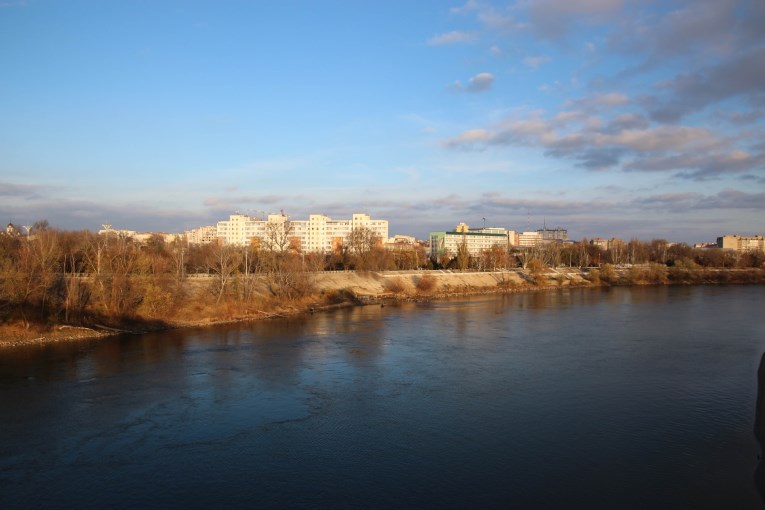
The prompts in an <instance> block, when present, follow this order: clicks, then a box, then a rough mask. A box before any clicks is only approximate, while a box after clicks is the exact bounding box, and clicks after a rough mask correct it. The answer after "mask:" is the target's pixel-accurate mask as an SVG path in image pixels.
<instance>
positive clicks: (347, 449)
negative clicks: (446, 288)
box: [0, 286, 765, 509]
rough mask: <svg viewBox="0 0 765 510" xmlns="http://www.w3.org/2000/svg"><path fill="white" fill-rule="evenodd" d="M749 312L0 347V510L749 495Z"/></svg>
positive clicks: (432, 504) (525, 317)
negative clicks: (0, 417)
mask: <svg viewBox="0 0 765 510" xmlns="http://www.w3.org/2000/svg"><path fill="white" fill-rule="evenodd" d="M763 312H765V287H762V286H720V287H656V288H616V289H572V290H570V291H563V292H559V293H555V292H552V293H534V294H516V295H507V296H484V297H477V298H472V299H463V300H459V301H443V302H434V303H424V304H403V305H398V306H386V307H379V306H369V307H362V308H353V309H346V310H339V311H336V312H332V313H322V314H316V315H313V316H310V317H305V318H297V319H289V320H278V321H267V322H260V323H255V324H241V325H234V326H226V327H215V328H208V329H196V330H185V331H172V332H163V333H157V334H149V335H142V336H124V337H115V338H110V339H105V340H98V341H85V342H75V343H65V344H58V345H49V346H34V347H26V348H19V349H12V350H4V351H0V409H1V410H2V419H0V508H4V509H15V508H146V507H174V508H211V507H216V508H227V507H228V508H232V507H233V508H641V509H642V508H743V509H746V508H763V507H765V505H763V499H762V498H761V497H760V495H759V490H758V486H759V487H760V488H763V487H765V482H763V481H762V480H763V479H764V478H765V475H762V474H761V471H760V470H759V469H758V459H759V455H760V451H761V449H760V444H759V443H758V441H757V437H756V436H755V433H754V429H755V417H756V407H757V406H756V402H757V394H758V376H757V372H758V366H759V364H760V359H761V357H762V355H763V351H765V313H763ZM764 374H765V370H764ZM762 377H763V381H765V375H763V376H762ZM761 386H763V387H765V382H763V384H762V385H761ZM764 391H765V390H764ZM763 401H764V402H765V396H763ZM761 407H765V404H762V405H761ZM759 423H760V422H759V420H758V424H759ZM764 427H765V426H764ZM763 471H765V469H763Z"/></svg>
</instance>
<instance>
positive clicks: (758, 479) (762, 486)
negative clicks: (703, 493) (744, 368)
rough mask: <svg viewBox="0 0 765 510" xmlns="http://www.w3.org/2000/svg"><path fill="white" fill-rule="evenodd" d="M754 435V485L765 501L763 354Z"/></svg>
mask: <svg viewBox="0 0 765 510" xmlns="http://www.w3.org/2000/svg"><path fill="white" fill-rule="evenodd" d="M754 435H755V436H756V437H757V442H759V443H760V454H759V455H758V456H757V458H758V459H759V462H758V463H757V469H756V470H755V472H754V483H755V485H757V490H758V491H759V492H760V497H761V498H762V499H763V501H765V465H764V464H765V459H763V451H765V353H763V354H762V357H761V358H760V366H759V368H758V369H757V405H756V407H755V418H754Z"/></svg>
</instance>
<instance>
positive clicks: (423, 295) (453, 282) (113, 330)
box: [0, 267, 765, 350]
mask: <svg viewBox="0 0 765 510" xmlns="http://www.w3.org/2000/svg"><path fill="white" fill-rule="evenodd" d="M342 274H343V275H345V276H346V278H340V282H339V283H340V284H345V283H349V282H348V281H347V279H348V278H347V275H348V272H344V273H342ZM742 274H745V275H746V276H747V278H745V279H743V280H742V279H740V276H741V275H742ZM723 275H724V276H723ZM329 276H332V277H337V276H338V275H337V274H331V273H329ZM354 276H355V277H356V279H357V280H358V279H359V278H360V279H361V282H362V284H361V285H351V286H345V287H338V282H337V281H335V282H334V284H332V283H331V282H330V284H329V285H324V286H322V285H321V283H322V282H321V281H317V282H316V290H317V293H316V294H312V295H311V296H310V297H311V298H320V296H323V295H325V293H328V292H335V293H337V292H340V294H341V295H342V296H343V299H342V300H341V301H338V302H331V303H330V302H321V301H317V300H316V299H309V300H302V301H300V302H293V303H290V302H285V303H281V304H280V306H277V307H275V308H274V309H273V310H271V311H262V310H257V311H255V313H243V314H231V315H229V316H227V317H224V318H221V317H203V318H201V319H196V320H173V319H168V320H156V319H142V318H132V319H131V320H128V321H125V322H124V323H120V324H118V325H114V326H112V325H109V326H106V325H103V324H97V323H92V324H78V325H74V324H54V325H50V326H48V327H47V328H46V327H44V326H43V325H40V324H29V327H28V328H24V327H23V326H21V325H19V324H7V323H4V324H0V350H2V349H14V348H17V347H18V348H20V347H29V346H46V345H51V344H56V343H64V342H75V341H79V340H93V339H99V338H101V339H102V338H108V337H113V336H118V335H123V334H132V335H140V334H146V333H151V332H158V331H168V330H173V329H191V328H203V327H210V326H221V325H226V324H236V323H246V322H255V321H261V320H270V319H289V318H296V317H301V316H307V315H312V314H314V313H325V312H328V311H332V310H337V309H341V308H349V307H357V306H370V305H382V306H384V305H386V304H397V303H405V302H433V301H441V300H448V299H453V298H461V297H470V296H477V295H492V294H519V293H534V292H550V291H561V290H566V289H573V288H576V289H580V288H582V289H584V288H591V289H595V288H608V287H641V286H664V285H672V286H676V285H728V284H732V285H752V284H753V285H758V284H759V285H762V284H763V283H765V270H763V269H751V270H741V269H714V270H712V271H710V270H707V269H699V270H684V272H683V274H682V275H680V276H682V277H681V278H680V277H678V275H675V277H676V278H675V279H667V278H664V279H662V280H660V281H628V280H627V279H626V278H625V276H624V271H617V274H616V275H611V276H610V277H609V278H612V280H611V281H608V280H606V279H600V271H599V269H596V268H587V269H580V268H568V267H564V268H554V269H548V270H547V271H545V272H544V273H541V274H540V273H537V274H533V275H532V274H531V273H530V272H528V271H524V270H520V269H515V270H503V271H497V272H480V273H479V272H453V271H449V272H444V271H403V272H402V271H379V272H359V273H356V274H355V275H354ZM424 276H428V277H429V278H433V279H435V280H436V282H437V287H436V288H435V289H434V290H431V291H427V292H422V291H420V290H418V289H417V288H416V286H415V284H416V283H417V281H418V280H419V279H422V277H424ZM500 277H501V279H500ZM736 277H739V279H737V278H736ZM613 278H615V279H613ZM491 279H493V280H494V285H491V284H488V283H489V282H490V281H491ZM319 280H321V279H319ZM370 281H371V282H372V283H374V285H372V284H371V283H370ZM325 283H326V282H325ZM351 283H359V282H356V281H354V282H351Z"/></svg>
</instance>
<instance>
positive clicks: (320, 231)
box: [216, 214, 388, 253]
mask: <svg viewBox="0 0 765 510" xmlns="http://www.w3.org/2000/svg"><path fill="white" fill-rule="evenodd" d="M357 228H368V229H369V230H370V231H371V232H372V235H373V236H374V237H375V238H379V239H380V240H381V241H380V242H384V241H385V240H387V239H388V221H387V220H373V219H372V218H370V217H369V215H368V214H353V215H352V217H351V218H350V219H347V220H333V219H332V218H330V217H329V216H326V215H324V214H311V215H309V217H308V220H292V219H290V218H289V217H288V216H285V215H284V214H269V215H268V219H266V220H262V219H259V218H253V217H250V216H247V215H245V214H232V215H230V216H229V219H228V220H224V221H219V222H218V224H217V226H216V235H217V237H218V238H220V239H221V240H222V242H223V243H224V244H231V245H236V246H246V245H248V244H255V245H259V246H262V247H264V248H267V249H280V248H282V247H284V246H279V245H281V244H284V242H285V241H286V244H288V245H289V248H290V249H293V250H299V251H302V252H304V253H311V252H314V253H333V252H339V251H340V250H342V248H343V246H346V245H347V244H348V241H349V238H350V235H351V232H353V230H354V229H357Z"/></svg>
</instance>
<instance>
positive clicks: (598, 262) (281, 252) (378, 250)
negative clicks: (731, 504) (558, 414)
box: [0, 221, 765, 324]
mask: <svg viewBox="0 0 765 510" xmlns="http://www.w3.org/2000/svg"><path fill="white" fill-rule="evenodd" d="M272 230H273V231H272V232H270V233H269V234H268V236H269V237H272V238H271V239H266V240H264V242H263V243H261V244H250V245H247V246H232V245H225V244H220V243H217V242H214V243H210V244H207V245H189V244H188V243H186V242H185V241H184V240H183V239H177V240H175V241H173V242H167V241H165V239H164V237H163V236H161V235H154V236H152V237H151V238H149V239H148V240H147V241H146V242H137V241H135V240H133V239H131V238H128V237H124V236H119V235H114V234H108V233H107V234H96V233H93V232H90V231H87V230H82V231H66V230H60V229H55V228H51V227H50V226H49V225H48V223H47V222H46V221H41V222H38V223H36V224H35V225H34V226H33V227H32V235H27V236H22V235H6V234H2V235H0V320H2V321H8V320H21V321H23V322H25V323H29V322H38V323H39V322H47V323H59V322H63V323H69V324H76V323H93V322H94V321H106V322H110V321H111V322H114V321H119V320H123V319H125V318H133V317H140V318H156V319H161V318H167V317H173V318H181V319H182V318H194V317H199V316H204V315H206V314H208V313H209V312H210V311H211V310H216V311H220V310H222V309H223V310H226V311H227V312H229V313H237V312H241V313H246V312H249V311H252V310H255V309H266V308H268V307H269V306H274V305H275V304H283V303H289V302H296V301H300V300H305V299H309V298H311V296H314V295H315V293H317V292H319V293H320V292H321V289H315V288H314V287H313V283H312V281H313V280H312V278H311V273H312V272H316V271H332V270H367V271H384V270H411V269H445V268H448V269H461V270H478V271H493V270H501V269H510V268H514V267H522V268H525V269H533V270H535V271H538V270H539V268H542V267H545V266H553V267H555V266H561V265H568V266H578V267H582V266H587V267H591V266H604V265H606V264H608V265H623V264H632V265H638V264H649V263H653V264H659V265H661V266H664V267H682V268H686V269H693V268H701V267H722V268H736V267H761V266H762V264H763V262H765V255H764V254H763V253H762V252H754V253H743V254H742V253H735V252H729V251H723V250H720V249H716V248H704V249H697V248H693V247H690V246H688V245H686V244H674V245H670V244H669V243H667V242H666V241H664V240H653V241H650V242H643V241H639V240H636V239H633V240H631V241H629V242H628V243H624V244H615V245H614V246H613V248H612V249H607V250H606V249H602V248H600V247H598V246H595V245H593V244H592V243H590V242H588V241H587V240H586V239H583V240H581V241H579V242H576V243H570V244H556V243H552V244H545V245H539V246H534V247H530V248H526V249H518V248H510V249H508V248H506V247H501V246H494V247H492V248H490V249H487V250H483V251H482V252H481V253H480V255H478V256H471V255H470V254H468V253H467V250H466V248H465V247H463V249H458V253H457V254H455V255H454V256H451V257H441V258H439V259H431V258H429V256H428V253H427V251H426V248H425V247H423V246H421V245H415V246H409V247H406V248H403V249H396V250H388V249H385V248H383V246H382V243H381V242H380V241H381V240H380V239H376V238H375V237H374V235H373V233H372V231H371V230H369V229H366V228H359V229H355V230H354V231H353V232H352V233H351V235H350V236H349V239H347V241H346V244H345V245H344V246H342V247H340V249H338V250H336V251H335V252H333V253H332V254H328V255H324V254H319V253H304V252H301V250H300V248H299V244H297V243H295V242H294V237H292V236H291V227H290V225H289V223H288V222H286V223H285V224H283V225H280V226H278V227H275V228H274V229H272ZM200 276H204V277H203V278H200ZM192 277H194V278H192ZM190 282H191V283H193V284H192V285H189V283H190ZM190 289H192V290H194V292H195V293H194V295H190V292H191V290H190ZM200 292H201V294H200ZM200 296H203V297H202V298H200Z"/></svg>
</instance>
